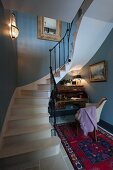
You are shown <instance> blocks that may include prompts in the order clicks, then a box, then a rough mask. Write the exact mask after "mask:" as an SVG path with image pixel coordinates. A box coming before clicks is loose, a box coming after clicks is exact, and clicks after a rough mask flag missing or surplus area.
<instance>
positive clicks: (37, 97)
mask: <svg viewBox="0 0 113 170" xmlns="http://www.w3.org/2000/svg"><path fill="white" fill-rule="evenodd" d="M15 99H37V100H38V99H49V97H44V96H30V95H25V96H24V95H21V96H17V97H16V98H15Z"/></svg>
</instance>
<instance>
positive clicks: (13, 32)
mask: <svg viewBox="0 0 113 170" xmlns="http://www.w3.org/2000/svg"><path fill="white" fill-rule="evenodd" d="M18 35H19V29H18V28H17V26H16V19H15V15H14V14H12V16H11V38H12V39H14V38H17V37H18Z"/></svg>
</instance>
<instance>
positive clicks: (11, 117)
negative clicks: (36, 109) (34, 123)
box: [9, 113, 49, 120]
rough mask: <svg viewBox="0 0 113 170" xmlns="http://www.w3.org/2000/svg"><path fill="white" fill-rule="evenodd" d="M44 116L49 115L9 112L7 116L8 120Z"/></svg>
mask: <svg viewBox="0 0 113 170" xmlns="http://www.w3.org/2000/svg"><path fill="white" fill-rule="evenodd" d="M44 116H49V114H48V113H37V114H33V113H32V114H29V113H26V114H21V113H20V114H17V113H15V114H11V116H10V117H9V120H26V119H34V118H35V119H38V118H40V117H44Z"/></svg>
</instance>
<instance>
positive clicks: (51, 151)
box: [0, 144, 60, 170]
mask: <svg viewBox="0 0 113 170" xmlns="http://www.w3.org/2000/svg"><path fill="white" fill-rule="evenodd" d="M59 152H60V144H59V145H56V146H54V147H51V148H47V149H45V150H39V151H35V152H31V153H26V154H22V155H17V156H13V157H9V158H8V159H7V161H6V159H2V163H1V164H0V169H1V170H2V169H3V170H20V169H26V168H29V167H33V166H34V165H37V166H38V164H39V162H38V161H39V160H40V159H43V158H47V157H51V156H54V155H57V154H59ZM23 160H24V161H23ZM37 170H38V169H37Z"/></svg>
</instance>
